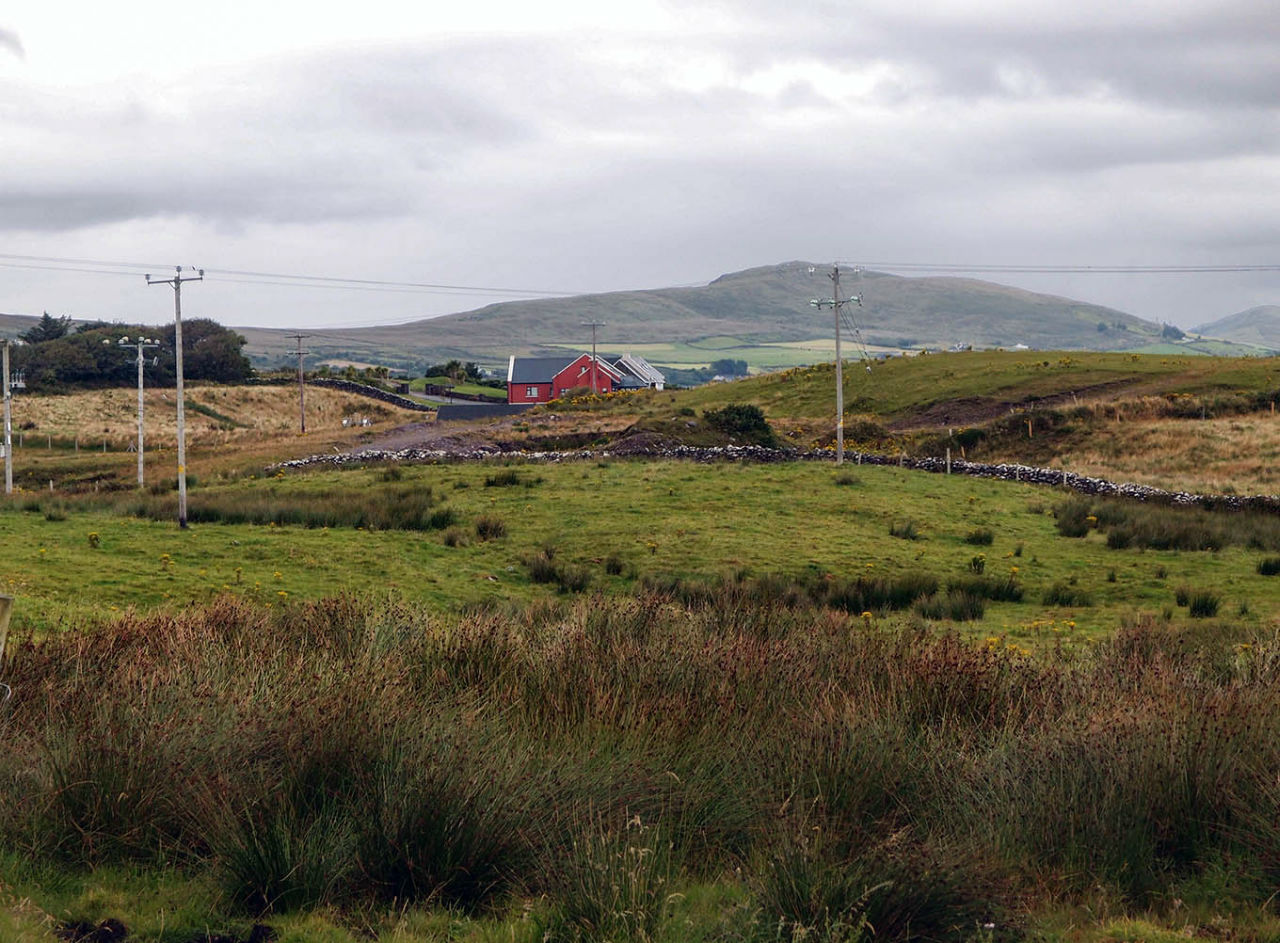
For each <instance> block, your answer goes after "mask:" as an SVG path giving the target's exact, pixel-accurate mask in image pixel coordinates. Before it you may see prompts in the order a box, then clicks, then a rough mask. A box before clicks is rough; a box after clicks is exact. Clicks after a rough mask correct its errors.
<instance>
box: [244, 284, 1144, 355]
mask: <svg viewBox="0 0 1280 943" xmlns="http://www.w3.org/2000/svg"><path fill="white" fill-rule="evenodd" d="M810 269H811V266H810V264H809V263H807V262H787V263H784V264H781V265H771V266H764V267H761V268H752V269H747V270H745V271H741V272H734V273H732V274H728V275H722V276H721V277H719V278H717V279H715V280H714V281H712V282H711V283H710V284H708V285H705V286H701V287H695V288H663V289H655V290H650V291H627V292H613V293H608V294H598V295H581V296H576V297H570V298H556V299H539V300H534V301H510V302H503V303H501V304H494V305H489V306H487V307H484V308H479V309H477V310H475V311H468V312H464V313H461V314H453V315H445V316H443V317H438V318H432V319H429V320H423V321H415V322H412V323H409V324H402V325H395V326H384V327H368V328H359V329H352V330H330V331H325V332H323V334H322V335H320V336H315V337H312V338H309V339H308V346H309V347H310V348H311V350H312V351H313V356H314V357H315V359H317V360H323V359H330V358H332V359H346V360H352V361H368V362H375V363H386V364H390V365H393V366H402V367H409V366H412V365H416V364H421V363H425V362H429V361H437V360H443V359H448V358H453V357H457V358H459V359H462V360H475V361H477V362H479V363H482V364H487V365H499V364H503V365H505V363H506V361H507V358H508V356H509V355H510V354H512V353H516V354H528V353H535V352H547V351H554V350H556V349H558V348H561V347H567V348H573V349H583V348H584V347H586V346H588V345H589V343H590V335H589V332H587V331H585V330H584V329H583V328H582V327H581V326H580V325H581V323H582V322H584V321H604V322H606V323H607V326H606V327H604V328H603V329H601V331H600V336H599V340H600V344H601V347H602V348H603V349H605V350H618V351H623V350H635V351H636V352H638V353H643V354H644V355H645V356H646V357H648V358H649V359H650V360H652V361H653V362H655V363H659V364H665V365H677V366H697V365H705V363H707V362H708V361H710V360H713V359H716V358H719V357H739V358H741V359H746V360H748V362H750V363H751V364H752V365H753V366H757V367H775V366H788V365H795V364H801V363H814V362H820V361H824V360H831V359H833V356H834V354H833V352H832V351H831V350H830V347H829V345H830V338H831V335H832V319H831V315H830V313H819V312H818V311H816V310H814V309H813V308H811V307H810V306H809V300H810V299H811V298H815V297H827V296H828V294H829V292H830V282H829V280H828V279H827V278H826V277H824V276H825V272H826V271H827V269H826V268H825V267H821V266H819V267H816V271H815V272H813V274H810ZM843 287H844V289H845V291H846V292H848V293H851V294H852V293H860V294H861V295H862V296H863V299H864V304H863V307H862V308H859V309H854V310H853V311H852V314H853V317H854V320H855V321H856V326H857V327H858V328H859V329H860V335H861V339H862V341H863V344H864V345H865V346H866V347H867V348H869V349H874V348H889V349H899V348H903V347H916V346H930V347H939V346H950V345H953V344H972V345H974V346H977V347H995V346H1009V347H1012V346H1015V345H1017V344H1025V345H1027V346H1028V347H1035V348H1041V349H1092V350H1128V349H1132V348H1137V347H1142V346H1146V345H1148V344H1151V343H1154V342H1158V341H1159V339H1160V325H1157V324H1153V323H1152V322H1150V321H1145V320H1143V319H1141V318H1137V317H1134V316H1133V315H1129V314H1125V313H1124V312H1121V311H1117V310H1115V309H1113V308H1106V307H1102V306H1100V305H1093V304H1086V303H1083V302H1078V301H1073V300H1071V299H1068V298H1059V297H1055V296H1052V295H1043V294H1037V293H1035V292H1030V291H1024V290H1022V289H1018V288H1011V287H1009V286H1006V285H999V284H995V283H993V282H986V281H980V280H977V279H968V278H951V277H935V278H906V277H902V276H897V275H889V274H885V273H881V272H866V273H865V274H863V275H862V276H861V278H855V277H854V276H853V275H852V273H846V277H845V280H844V281H843ZM238 330H240V331H241V333H243V334H244V335H245V337H246V338H248V340H249V345H248V348H247V352H248V353H249V355H250V356H251V357H253V358H254V359H255V361H256V362H258V363H260V364H262V363H272V364H275V363H280V362H283V361H284V359H285V357H286V356H287V353H288V351H289V350H290V349H291V348H292V346H293V342H292V341H290V340H289V339H288V338H287V332H286V331H284V330H268V329H263V328H238ZM856 347H857V345H856V343H855V344H854V345H853V346H852V347H851V349H850V355H851V356H856V353H855V351H856Z"/></svg>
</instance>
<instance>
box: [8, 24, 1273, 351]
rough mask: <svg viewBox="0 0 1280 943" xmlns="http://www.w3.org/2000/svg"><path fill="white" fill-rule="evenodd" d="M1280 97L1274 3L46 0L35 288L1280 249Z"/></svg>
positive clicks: (1046, 285)
mask: <svg viewBox="0 0 1280 943" xmlns="http://www.w3.org/2000/svg"><path fill="white" fill-rule="evenodd" d="M1278 116H1280V17H1278V16H1276V15H1275V14H1274V10H1273V8H1272V7H1271V5H1270V4H1268V3H1265V2H1259V0H1138V2H1134V0H1126V2H1119V3H1117V2H1115V0H1075V2H1073V3H1070V4H1066V3H1062V2H1061V0H990V2H972V3H956V2H942V0H917V2H916V3H913V4H903V3H901V2H900V0H868V2H862V3H856V4H855V3H824V2H806V0H800V2H782V0H750V2H746V0H743V2H738V0H724V2H714V0H711V2H699V3H697V4H686V3H669V2H662V0H649V2H624V3H616V4H615V3H602V2H599V0H544V2H542V3H536V4H533V3H528V2H502V0H468V2H465V3H458V2H450V3H440V2H432V0H427V2H422V0H419V2H404V3H389V2H382V0H364V2H361V3H358V4H352V3H342V4H337V3H328V2H323V0H321V2H314V0H313V2H308V3H305V4H303V3H294V2H283V0H277V2H263V0H256V2H253V3H249V2H244V0H222V2H220V3H219V4H217V5H202V4H174V3H172V2H165V3H160V2H158V0H155V2H153V0H119V2H117V3H112V4H107V3H101V2H93V3H89V2H84V3H64V2H59V0H17V2H11V3H8V4H5V5H4V6H3V7H2V8H0V162H2V167H0V312H4V313H13V314H39V313H40V312H41V311H43V310H48V311H50V312H51V313H53V314H58V315H62V314H70V315H72V316H74V317H77V318H102V319H106V320H125V321H144V322H149V323H154V322H157V321H160V320H162V319H165V318H168V317H170V316H171V314H172V297H171V295H172V292H170V291H169V290H168V289H166V288H163V287H159V288H155V287H153V288H147V287H146V285H145V283H144V281H143V278H142V275H143V273H144V272H146V271H151V272H152V273H153V274H166V275H167V274H170V273H171V271H172V269H171V268H169V269H166V268H165V266H173V265H176V264H182V265H186V266H202V267H204V268H206V269H208V270H209V278H208V279H207V280H206V281H205V282H204V283H203V284H199V285H195V286H190V287H188V288H185V289H184V291H183V312H184V315H187V316H191V317H198V316H206V317H213V318H216V319H218V320H220V321H222V322H223V323H226V324H232V325H249V324H254V325H263V326H279V327H308V326H313V327H319V326H338V325H346V326H355V325H364V324H372V323H387V322H402V321H408V320H413V319H415V318H421V317H429V316H432V315H436V314H442V313H447V312H452V311H461V310H467V309H470V308H474V307H478V306H480V305H482V304H486V303H488V302H490V301H495V300H503V299H505V298H509V297H513V296H512V295H509V294H504V293H501V292H488V293H483V292H473V291H463V292H457V291H453V292H449V291H443V290H430V291H427V290H417V289H412V290H394V289H396V287H397V286H392V285H384V286H380V287H381V288H383V289H388V290H356V289H354V288H351V287H338V286H339V285H341V284H342V283H310V284H303V283H301V282H299V281H296V280H289V279H280V278H278V277H274V276H276V275H286V276H324V277H331V278H353V279H364V280H369V281H382V282H395V283H417V284H426V285H451V286H464V287H478V288H488V289H521V290H537V291H566V292H573V293H576V292H583V291H611V290H617V289H625V288H657V287H664V286H669V285H679V284H692V283H705V282H707V281H709V280H711V279H713V278H715V277H716V276H717V275H720V274H722V273H724V272H729V271H734V270H737V269H742V268H749V267H752V266H756V265H768V264H772V263H776V262H783V261H788V260H792V259H809V260H811V261H815V262H829V261H833V260H841V261H843V262H847V263H870V264H873V265H874V264H875V263H896V264H900V265H901V264H905V263H922V264H949V265H961V266H966V265H974V266H1017V265H1026V266H1046V265H1049V266H1060V265H1067V266H1083V265H1092V266H1166V265H1172V266H1203V265H1210V266H1242V265H1243V266H1248V265H1253V266H1260V265H1261V266H1267V265H1275V266H1280V120H1278ZM42 259H43V260H52V261H41V260H42ZM65 260H82V261H75V262H71V261H65ZM99 262H112V263H127V264H125V265H118V266H102V265H100V264H96V263H99ZM135 265H136V267H135ZM74 269H87V270H92V271H74ZM103 269H107V270H109V272H110V274H103V273H102V271H101V270H103ZM888 270H891V271H892V270H893V269H892V268H889V269H888ZM245 272H253V273H269V274H270V275H271V276H272V277H260V276H247V275H243V274H231V273H245ZM981 277H986V278H990V279H991V280H993V281H1000V282H1004V283H1007V284H1017V285H1022V286H1024V287H1028V288H1033V289H1036V290H1044V291H1050V292H1053V293H1056V294H1062V295H1068V296H1071V297H1075V298H1079V299H1081V300H1085V301H1091V302H1097V303H1102V304H1110V305H1113V306H1116V307H1119V308H1122V309H1124V310H1127V311H1129V312H1131V313H1133V314H1137V315H1139V316H1142V317H1146V318H1150V319H1152V320H1168V321H1172V322H1173V323H1176V324H1179V325H1181V326H1184V327H1185V326H1190V325H1191V324H1195V323H1199V322H1202V321H1209V320H1214V319H1216V318H1219V317H1222V316H1225V315H1227V314H1231V313H1234V312H1235V311H1238V310H1241V309H1243V308H1247V307H1251V306H1253V305H1258V304H1280V272H1277V271H1270V272H1232V273H1215V274H1163V275H1152V274H1124V275H1105V276H1104V275H1096V274H1070V275H1033V274H1003V273H1002V274H986V275H982V276H981ZM281 281H290V282H291V283H290V284H274V283H278V282H281ZM323 284H328V285H329V286H330V287H320V286H321V285H323ZM806 301H807V299H797V316H798V317H809V316H812V315H811V314H810V313H809V312H808V309H807V306H806V304H805V302H806Z"/></svg>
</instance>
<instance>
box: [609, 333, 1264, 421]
mask: <svg viewBox="0 0 1280 943" xmlns="http://www.w3.org/2000/svg"><path fill="white" fill-rule="evenodd" d="M834 382H835V365H834V364H820V365H818V366H813V367H804V368H800V369H795V370H787V371H782V372H779V373H772V374H768V375H765V376H759V377H750V378H747V379H744V380H737V381H734V382H732V383H713V384H709V385H707V386H703V387H699V388H698V389H695V390H686V391H682V392H679V393H671V394H650V395H651V396H653V397H654V398H658V397H665V398H666V399H669V400H670V402H671V403H672V404H675V405H678V406H687V407H689V408H696V409H708V408H716V407H720V406H723V405H726V404H728V403H753V404H755V405H758V406H760V407H761V408H762V409H763V410H764V412H765V414H766V415H767V416H768V417H769V418H770V419H771V420H777V419H783V420H796V419H801V420H815V419H816V420H825V419H826V418H827V417H829V416H831V415H832V410H833V408H834V395H833V392H834V391H833V387H834ZM1278 385H1280V358H1276V357H1270V358H1262V357H1231V358H1227V357H1196V356H1183V357H1161V356H1153V355H1141V354H1130V353H1115V352H1111V353H1108V352H1092V351H1073V352H1063V351H1058V352H1044V351H965V352H960V353H946V354H926V355H921V356H915V357H894V358H891V359H889V360H886V361H883V362H880V363H876V364H873V365H871V369H870V370H867V369H865V368H864V367H863V365H860V364H857V363H849V364H846V366H845V372H844V397H845V409H846V411H847V412H848V413H849V414H850V415H851V416H855V415H859V414H861V415H866V416H873V417H875V418H876V419H877V420H878V421H887V422H893V423H898V424H903V425H914V424H917V423H929V424H936V425H948V424H954V425H965V424H969V423H974V422H981V421H985V420H987V419H991V418H995V417H997V416H1000V415H1004V414H1007V413H1008V412H1009V410H1010V409H1018V408H1025V407H1030V406H1035V405H1037V404H1047V403H1052V402H1066V403H1072V402H1075V401H1079V402H1086V401H1089V400H1093V399H1099V398H1105V399H1108V400H1113V399H1133V398H1137V397H1177V396H1181V395H1186V396H1212V395H1215V394H1235V393H1252V392H1264V391H1274V390H1276V389H1277V386H1278ZM636 402H640V401H639V400H637V401H636ZM593 408H616V409H620V410H627V409H632V408H634V407H633V406H632V405H631V404H630V401H629V399H628V398H627V397H617V398H615V399H614V400H612V401H611V403H610V406H609V407H603V406H602V407H593Z"/></svg>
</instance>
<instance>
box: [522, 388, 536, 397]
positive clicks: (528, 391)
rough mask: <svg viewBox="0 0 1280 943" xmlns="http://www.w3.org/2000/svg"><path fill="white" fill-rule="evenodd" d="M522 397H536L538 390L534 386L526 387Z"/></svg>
mask: <svg viewBox="0 0 1280 943" xmlns="http://www.w3.org/2000/svg"><path fill="white" fill-rule="evenodd" d="M524 395H525V396H537V395H538V388H537V387H536V386H526V387H525V388H524Z"/></svg>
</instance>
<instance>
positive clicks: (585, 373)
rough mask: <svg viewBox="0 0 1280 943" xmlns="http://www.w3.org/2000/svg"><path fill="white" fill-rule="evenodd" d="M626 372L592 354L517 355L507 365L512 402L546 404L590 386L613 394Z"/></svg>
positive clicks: (509, 400)
mask: <svg viewBox="0 0 1280 943" xmlns="http://www.w3.org/2000/svg"><path fill="white" fill-rule="evenodd" d="M621 379H622V374H621V373H619V372H618V371H617V369H615V368H614V367H611V366H609V364H607V363H605V362H604V361H603V360H600V359H599V358H597V359H596V361H595V362H594V363H592V360H591V355H590V354H579V355H578V356H576V357H574V356H570V355H566V356H563V357H516V356H514V355H513V356H512V357H511V361H510V363H508V365H507V402H508V403H545V402H548V401H549V400H553V399H559V398H560V396H561V395H562V394H563V393H564V392H565V391H566V390H573V389H578V388H580V387H586V388H587V389H591V390H594V391H595V392H597V393H612V392H613V390H614V388H615V387H616V386H617V384H618V381H620V380H621Z"/></svg>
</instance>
